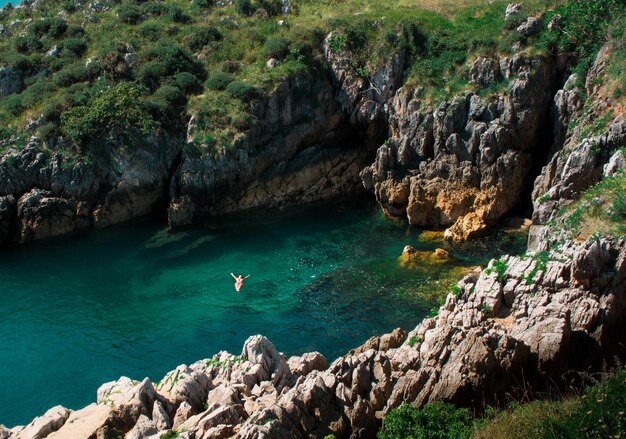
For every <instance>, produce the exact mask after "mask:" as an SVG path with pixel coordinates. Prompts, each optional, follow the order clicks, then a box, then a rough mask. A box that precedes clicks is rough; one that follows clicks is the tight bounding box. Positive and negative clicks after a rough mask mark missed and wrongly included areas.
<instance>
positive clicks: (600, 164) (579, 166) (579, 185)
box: [532, 45, 626, 227]
mask: <svg viewBox="0 0 626 439" xmlns="http://www.w3.org/2000/svg"><path fill="white" fill-rule="evenodd" d="M608 53H609V46H608V45H607V46H604V47H603V48H602V49H601V50H600V51H599V53H598V56H597V58H596V60H595V62H594V64H593V66H592V68H591V69H590V70H589V73H588V75H587V78H586V81H585V82H586V89H587V90H586V92H587V93H588V95H589V96H588V102H590V103H591V104H590V105H591V107H590V109H589V110H587V111H586V112H583V111H582V110H583V109H582V106H583V104H582V102H581V101H580V98H579V97H578V94H579V90H577V89H576V87H575V83H576V77H575V76H574V75H572V76H571V77H570V78H569V79H568V80H567V82H566V84H565V86H564V87H563V90H560V91H559V92H557V94H556V96H555V98H554V108H553V114H554V124H555V130H554V131H555V138H554V144H553V147H552V151H551V152H552V153H551V156H550V157H549V159H550V160H549V162H548V164H547V165H545V166H544V167H543V169H542V170H541V173H540V174H539V176H538V177H537V178H536V180H535V183H534V188H533V194H532V197H533V207H534V211H533V224H534V226H533V227H536V226H540V225H544V224H546V223H548V222H549V221H550V220H552V219H555V214H556V213H557V212H558V211H559V210H560V209H561V208H564V207H567V206H568V205H570V204H571V203H572V202H573V201H575V200H577V199H578V197H579V196H580V194H581V193H582V191H584V190H585V189H587V188H588V187H590V186H592V185H593V184H595V183H597V182H598V181H599V180H600V178H601V177H602V175H606V176H609V175H614V174H615V173H616V172H619V170H620V169H622V168H623V166H624V160H623V157H622V153H621V152H620V151H619V149H620V148H622V147H623V146H625V145H626V120H625V119H624V117H623V116H622V115H618V116H616V117H615V118H614V119H613V120H612V121H611V123H610V125H609V127H608V129H606V130H605V131H604V132H603V133H602V134H599V135H593V136H589V137H586V136H585V135H586V133H587V132H586V131H585V129H586V128H587V127H588V126H589V125H590V124H592V123H593V122H594V120H595V119H596V118H597V117H599V116H598V115H599V114H604V113H605V112H606V111H608V108H610V107H611V105H612V103H611V100H610V99H609V98H607V97H605V96H599V94H598V93H599V86H598V84H600V83H602V82H603V81H602V79H603V75H604V74H605V63H606V57H607V56H608ZM568 126H573V127H574V128H573V129H572V130H569V131H568V129H567V128H568Z"/></svg>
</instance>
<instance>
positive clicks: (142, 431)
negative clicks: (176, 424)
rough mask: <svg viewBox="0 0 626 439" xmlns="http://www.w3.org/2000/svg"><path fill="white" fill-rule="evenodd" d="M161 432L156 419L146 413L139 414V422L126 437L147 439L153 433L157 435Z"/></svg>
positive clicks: (129, 438) (127, 438)
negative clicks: (153, 419)
mask: <svg viewBox="0 0 626 439" xmlns="http://www.w3.org/2000/svg"><path fill="white" fill-rule="evenodd" d="M158 432H159V429H158V428H157V426H156V424H155V423H154V421H152V420H151V419H150V418H148V417H147V416H146V415H141V416H139V419H138V420H137V423H136V424H135V426H134V427H133V429H132V430H131V431H129V432H128V434H127V435H126V439H146V438H148V437H150V436H151V435H155V434H157V433H158Z"/></svg>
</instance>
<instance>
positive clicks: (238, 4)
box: [235, 0, 255, 16]
mask: <svg viewBox="0 0 626 439" xmlns="http://www.w3.org/2000/svg"><path fill="white" fill-rule="evenodd" d="M235 11H237V13H238V14H239V15H244V16H247V15H252V14H254V11H255V9H254V8H253V7H252V2H251V1H250V0H235Z"/></svg>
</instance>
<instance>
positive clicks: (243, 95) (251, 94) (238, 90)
mask: <svg viewBox="0 0 626 439" xmlns="http://www.w3.org/2000/svg"><path fill="white" fill-rule="evenodd" d="M226 92H228V93H229V94H230V95H231V96H233V97H235V98H237V99H241V100H250V99H255V98H257V97H258V95H259V91H258V90H257V89H256V88H255V87H253V86H252V85H250V84H248V83H245V82H243V81H233V82H231V83H230V84H228V86H227V87H226Z"/></svg>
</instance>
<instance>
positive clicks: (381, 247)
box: [0, 204, 523, 425]
mask: <svg viewBox="0 0 626 439" xmlns="http://www.w3.org/2000/svg"><path fill="white" fill-rule="evenodd" d="M406 244H411V245H413V246H414V247H416V248H418V249H419V250H433V249H434V248H436V247H437V246H442V244H441V243H440V242H437V240H436V239H435V240H431V239H420V232H419V231H417V230H411V229H409V228H407V226H406V224H405V223H403V222H398V221H391V220H388V219H385V218H384V217H383V216H382V215H381V214H380V213H379V211H378V209H377V208H376V207H375V206H373V205H365V206H363V205H356V206H355V205H346V204H329V205H325V206H322V207H320V206H317V207H313V208H307V209H298V210H293V211H289V212H282V213H280V214H276V213H274V214H273V215H269V214H259V213H254V212H252V213H251V212H248V213H246V214H242V215H239V216H233V217H229V218H223V219H220V220H216V221H213V222H211V223H210V224H207V225H205V226H203V227H194V228H189V229H184V230H181V231H177V232H173V233H170V232H168V231H166V230H164V229H163V227H162V226H161V225H157V224H150V223H138V224H133V225H125V226H122V227H115V228H112V229H108V230H102V231H98V232H93V233H89V234H87V235H86V236H82V237H73V238H71V239H59V240H54V241H49V242H43V243H36V244H34V245H28V246H23V247H18V248H12V249H9V250H6V251H4V252H2V253H0V297H2V302H1V306H0V312H1V315H2V319H0V340H2V342H3V349H2V350H0V382H2V383H3V391H2V392H0V423H4V424H7V425H14V424H18V423H25V422H27V421H29V420H30V419H32V418H33V417H34V416H38V415H40V414H41V413H43V412H44V411H45V410H46V409H47V408H49V407H51V406H53V405H56V404H63V405H65V406H67V407H69V408H74V409H75V408H79V407H81V406H83V405H86V404H88V403H90V402H92V401H93V400H94V399H95V392H96V389H97V388H98V386H99V385H100V384H102V383H103V382H106V381H110V380H114V379H117V378H118V377H119V376H121V375H126V376H130V377H131V378H134V379H140V378H142V377H144V376H149V377H150V378H151V379H153V380H159V379H160V378H162V376H163V375H164V374H165V372H167V371H169V370H171V369H173V368H174V367H176V366H177V365H178V364H181V363H190V362H193V361H196V360H198V359H201V358H207V357H210V356H211V355H213V354H215V353H217V352H218V351H220V350H223V349H225V350H229V351H231V352H236V353H238V352H239V351H240V349H241V346H242V344H243V342H244V341H245V339H246V338H247V337H248V336H249V335H252V334H257V333H262V334H264V335H266V336H268V337H269V338H270V340H272V341H273V342H274V343H275V345H276V346H277V348H278V349H279V350H281V351H283V352H285V353H286V354H287V355H292V354H298V353H302V352H306V351H312V350H319V351H321V352H322V353H324V354H325V355H327V356H328V357H329V358H331V359H332V358H334V357H336V356H338V355H341V354H343V353H345V352H346V351H347V350H349V349H351V348H353V347H355V346H357V345H359V344H360V343H362V342H364V341H365V340H366V339H367V338H368V337H370V336H371V335H374V334H382V333H385V332H388V331H390V330H392V329H393V328H395V327H398V326H401V327H404V328H406V329H410V328H413V327H414V326H415V325H416V324H417V323H418V322H419V321H420V320H421V319H422V318H423V317H424V316H425V315H426V314H427V313H428V311H429V309H430V308H431V307H432V306H433V303H432V302H429V301H428V300H426V299H424V298H423V295H420V294H416V291H420V287H423V286H424V285H431V283H432V282H443V283H444V284H445V283H446V282H448V283H449V279H450V273H455V274H454V276H457V277H458V276H459V274H458V266H465V267H469V266H471V265H475V264H477V263H484V262H485V261H487V260H488V259H489V258H490V257H491V256H494V255H497V254H499V253H501V252H508V253H515V252H519V251H521V250H523V237H519V236H516V235H510V234H502V233H501V234H499V235H497V236H495V237H491V238H488V239H484V240H481V241H478V242H476V243H474V244H472V245H469V246H465V247H459V248H454V249H452V248H450V249H448V250H449V251H451V253H452V254H453V255H454V256H455V257H456V258H457V259H456V262H455V264H454V265H439V266H437V267H424V268H423V269H420V268H419V267H418V269H405V268H402V267H401V266H400V265H399V264H398V262H397V261H396V257H397V256H398V255H399V254H400V252H401V251H402V248H403V247H404V246H405V245H406ZM454 270H457V271H456V272H455V271H454ZM231 272H234V273H236V274H238V273H243V274H251V277H250V278H249V279H247V280H246V283H245V285H244V287H243V289H242V291H241V293H239V294H237V293H236V292H235V291H234V289H233V280H232V278H231V277H230V273H231ZM454 276H453V277H454ZM426 289H428V288H426ZM430 289H432V288H430Z"/></svg>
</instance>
